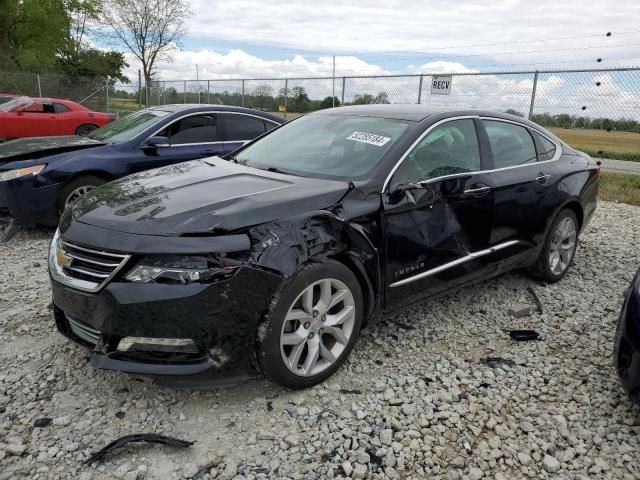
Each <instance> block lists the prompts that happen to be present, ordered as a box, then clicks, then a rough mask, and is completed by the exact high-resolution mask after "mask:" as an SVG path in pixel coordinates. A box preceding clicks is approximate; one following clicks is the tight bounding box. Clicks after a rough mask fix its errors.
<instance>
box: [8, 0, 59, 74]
mask: <svg viewBox="0 0 640 480" xmlns="http://www.w3.org/2000/svg"><path fill="white" fill-rule="evenodd" d="M69 23H70V19H69V14H68V12H67V10H66V6H65V3H64V1H63V0H22V1H16V0H0V62H2V65H3V66H4V68H3V69H9V70H27V71H32V72H43V71H50V70H51V68H52V67H53V66H54V65H55V63H56V59H57V54H58V53H59V52H61V51H64V50H66V49H67V48H69V41H70V37H69Z"/></svg>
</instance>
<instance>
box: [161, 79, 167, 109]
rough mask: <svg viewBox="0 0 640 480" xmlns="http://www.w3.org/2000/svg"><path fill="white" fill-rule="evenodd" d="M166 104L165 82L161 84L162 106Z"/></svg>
mask: <svg viewBox="0 0 640 480" xmlns="http://www.w3.org/2000/svg"><path fill="white" fill-rule="evenodd" d="M166 103H167V82H162V104H163V105H164V104H166Z"/></svg>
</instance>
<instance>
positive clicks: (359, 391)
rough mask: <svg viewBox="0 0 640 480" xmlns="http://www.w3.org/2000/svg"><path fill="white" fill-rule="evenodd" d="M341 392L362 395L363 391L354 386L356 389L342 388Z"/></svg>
mask: <svg viewBox="0 0 640 480" xmlns="http://www.w3.org/2000/svg"><path fill="white" fill-rule="evenodd" d="M340 393H345V394H347V395H360V394H361V393H362V391H361V390H358V389H357V388H354V389H347V388H341V389H340Z"/></svg>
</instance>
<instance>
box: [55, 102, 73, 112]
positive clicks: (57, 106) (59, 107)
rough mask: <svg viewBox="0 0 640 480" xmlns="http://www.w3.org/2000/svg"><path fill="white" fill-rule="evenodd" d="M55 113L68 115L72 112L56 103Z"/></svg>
mask: <svg viewBox="0 0 640 480" xmlns="http://www.w3.org/2000/svg"><path fill="white" fill-rule="evenodd" d="M53 111H54V112H55V113H67V112H70V111H71V110H70V109H69V108H67V107H66V106H65V105H63V104H61V103H54V104H53Z"/></svg>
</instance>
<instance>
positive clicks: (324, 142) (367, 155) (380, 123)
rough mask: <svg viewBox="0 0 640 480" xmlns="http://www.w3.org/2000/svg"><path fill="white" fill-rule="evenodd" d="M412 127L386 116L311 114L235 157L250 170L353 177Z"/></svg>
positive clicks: (365, 170) (364, 169)
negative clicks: (254, 168) (252, 168)
mask: <svg viewBox="0 0 640 480" xmlns="http://www.w3.org/2000/svg"><path fill="white" fill-rule="evenodd" d="M407 127H408V123H406V122H402V121H397V120H389V119H386V118H372V117H349V116H345V115H308V116H306V117H302V118H300V119H298V120H295V121H293V122H291V123H289V124H286V125H284V126H282V127H280V128H279V129H278V130H275V131H274V132H273V133H270V134H269V135H267V136H266V137H264V138H262V139H260V140H258V141H256V142H255V143H254V144H252V145H250V146H248V147H247V148H245V149H244V150H242V151H240V152H238V154H237V155H235V156H234V157H232V158H234V159H235V160H236V161H237V162H238V163H241V164H243V165H248V166H250V167H256V168H262V169H275V170H281V171H283V172H286V173H293V174H299V175H303V176H305V175H308V176H316V175H317V176H322V177H326V176H328V177H336V178H340V179H351V178H355V177H359V176H361V175H364V174H365V173H367V172H369V171H370V170H371V169H372V168H373V167H374V166H375V165H376V164H377V163H378V162H379V161H380V159H381V158H382V156H383V155H384V153H385V152H386V151H387V150H388V149H389V147H391V145H393V143H394V142H395V141H396V140H397V139H398V138H400V137H401V136H402V134H403V133H404V132H405V130H406V129H407Z"/></svg>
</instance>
